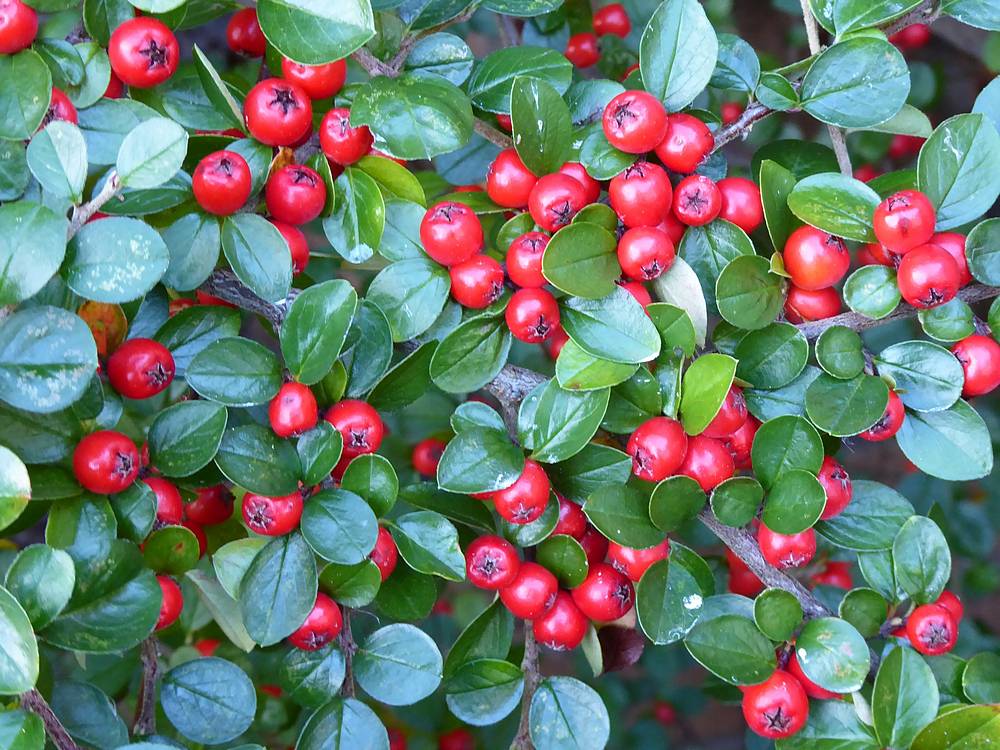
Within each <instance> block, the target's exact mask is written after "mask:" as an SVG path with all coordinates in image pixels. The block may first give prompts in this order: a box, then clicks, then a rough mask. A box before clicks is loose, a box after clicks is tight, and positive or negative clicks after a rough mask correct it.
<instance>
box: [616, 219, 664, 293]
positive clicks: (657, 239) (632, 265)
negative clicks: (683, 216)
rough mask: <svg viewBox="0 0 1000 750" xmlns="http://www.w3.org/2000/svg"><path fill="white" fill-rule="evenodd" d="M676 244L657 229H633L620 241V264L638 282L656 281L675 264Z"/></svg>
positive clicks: (626, 273) (627, 274)
mask: <svg viewBox="0 0 1000 750" xmlns="http://www.w3.org/2000/svg"><path fill="white" fill-rule="evenodd" d="M674 257H675V253H674V243H673V242H671V241H670V238H669V237H668V236H667V235H666V233H665V232H662V231H660V230H659V229H657V228H656V227H633V228H632V229H629V230H627V231H626V232H625V234H623V235H622V236H621V239H620V240H618V263H619V264H620V265H621V267H622V271H623V272H624V273H625V275H626V276H628V277H629V278H632V279H636V280H637V281H648V280H650V279H655V278H656V277H657V276H659V275H660V274H661V273H663V272H664V271H666V270H668V269H669V268H670V266H672V265H673V264H674Z"/></svg>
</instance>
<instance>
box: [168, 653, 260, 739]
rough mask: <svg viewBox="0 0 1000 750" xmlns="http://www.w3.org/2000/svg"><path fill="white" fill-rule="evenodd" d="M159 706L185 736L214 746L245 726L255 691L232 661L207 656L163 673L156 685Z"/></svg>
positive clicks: (249, 719)
mask: <svg viewBox="0 0 1000 750" xmlns="http://www.w3.org/2000/svg"><path fill="white" fill-rule="evenodd" d="M160 705H161V706H163V712H164V713H165V714H166V715H167V718H168V719H170V723H171V724H173V725H174V726H175V727H176V728H177V730H178V731H179V732H180V733H181V734H182V735H184V736H185V737H186V738H187V739H189V740H191V741H193V742H197V743H204V744H209V745H216V744H220V743H223V742H229V741H230V740H233V739H235V738H237V737H238V736H240V735H241V734H243V732H245V731H246V730H247V729H249V727H250V724H251V723H252V722H253V717H254V712H255V711H256V708H257V694H256V691H255V689H254V686H253V683H252V682H251V681H250V678H249V677H248V676H247V674H246V672H244V671H243V670H242V669H240V668H239V667H238V666H236V665H235V664H233V663H232V662H228V661H226V660H224V659H218V658H214V657H209V658H206V659H196V660H194V661H189V662H187V663H186V664H181V665H180V666H177V667H174V668H173V669H171V670H170V671H169V672H167V673H166V674H165V675H164V676H163V683H162V685H161V686H160Z"/></svg>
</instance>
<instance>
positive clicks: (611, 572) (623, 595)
mask: <svg viewBox="0 0 1000 750" xmlns="http://www.w3.org/2000/svg"><path fill="white" fill-rule="evenodd" d="M572 595H573V603H574V604H576V606H577V607H579V609H580V611H581V612H583V614H585V615H586V616H587V617H589V618H590V619H591V620H594V621H595V622H613V621H615V620H617V619H618V618H620V617H624V616H625V615H626V614H628V612H629V611H630V610H631V609H632V606H633V605H634V604H635V590H634V589H633V588H632V582H631V581H630V580H629V579H628V578H626V577H625V574H624V573H621V572H620V571H618V570H615V568H613V567H612V566H611V565H608V564H607V563H598V564H597V565H594V566H592V567H591V568H590V570H589V571H588V573H587V577H586V578H585V579H584V581H583V583H581V584H580V585H579V586H577V587H576V588H575V589H573V591H572Z"/></svg>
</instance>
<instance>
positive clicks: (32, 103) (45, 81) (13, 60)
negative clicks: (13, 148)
mask: <svg viewBox="0 0 1000 750" xmlns="http://www.w3.org/2000/svg"><path fill="white" fill-rule="evenodd" d="M0 79H3V80H4V81H7V82H9V83H8V85H6V86H4V87H3V90H2V91H0V138H6V139H9V140H14V141H22V140H27V139H28V138H31V136H32V134H33V133H34V132H35V131H36V130H37V129H38V126H39V125H41V123H42V119H43V118H44V117H45V113H46V112H48V108H49V101H50V100H51V98H52V74H51V73H50V72H49V68H48V66H47V65H46V64H45V62H44V61H43V60H42V58H41V56H39V54H38V53H37V52H34V51H33V50H30V49H26V50H22V51H21V52H18V53H17V54H16V55H4V56H3V57H0Z"/></svg>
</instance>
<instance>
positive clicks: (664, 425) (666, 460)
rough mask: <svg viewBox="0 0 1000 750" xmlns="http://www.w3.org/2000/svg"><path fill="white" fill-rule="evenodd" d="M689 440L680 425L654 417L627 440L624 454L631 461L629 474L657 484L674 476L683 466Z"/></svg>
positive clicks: (671, 420)
mask: <svg viewBox="0 0 1000 750" xmlns="http://www.w3.org/2000/svg"><path fill="white" fill-rule="evenodd" d="M687 450H688V436H687V435H686V434H685V432H684V428H683V427H681V423H680V422H678V421H677V420H676V419H671V418H670V417H653V418H652V419H649V420H647V421H645V422H643V423H642V424H641V425H639V426H638V427H637V428H636V430H635V432H633V433H632V435H631V436H630V437H629V439H628V446H627V448H626V451H627V452H628V454H629V455H630V456H631V457H632V473H633V474H635V475H636V476H637V477H639V479H645V480H646V481H647V482H659V481H660V480H661V479H666V478H667V477H669V476H671V475H672V474H675V473H676V472H677V470H678V469H680V467H681V464H682V463H684V456H685V454H686V453H687Z"/></svg>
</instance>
